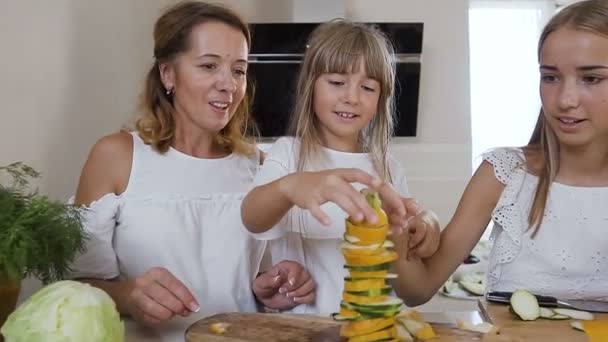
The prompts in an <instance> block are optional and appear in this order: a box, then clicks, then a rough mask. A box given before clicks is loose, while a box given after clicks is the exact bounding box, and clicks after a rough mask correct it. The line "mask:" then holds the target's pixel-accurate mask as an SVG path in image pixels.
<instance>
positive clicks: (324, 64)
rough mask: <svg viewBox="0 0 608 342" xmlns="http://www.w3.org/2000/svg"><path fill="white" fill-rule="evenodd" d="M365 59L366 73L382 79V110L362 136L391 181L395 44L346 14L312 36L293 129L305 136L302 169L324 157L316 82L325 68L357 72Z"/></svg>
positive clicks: (382, 174)
mask: <svg viewBox="0 0 608 342" xmlns="http://www.w3.org/2000/svg"><path fill="white" fill-rule="evenodd" d="M361 61H363V65H364V67H365V71H366V72H367V75H368V76H369V77H370V78H372V79H374V80H376V81H378V82H379V83H380V96H379V99H378V108H377V112H376V114H375V115H374V117H373V119H372V120H371V122H370V123H369V125H368V126H367V127H366V128H364V129H363V130H362V132H361V133H360V136H359V142H360V143H361V146H362V148H363V151H364V152H368V153H369V154H370V156H371V158H372V162H373V164H374V167H375V168H376V171H377V172H378V175H379V176H380V177H381V179H382V180H385V181H390V180H391V179H390V178H391V177H390V172H389V166H388V146H389V141H390V138H391V136H392V133H393V94H394V88H395V63H394V53H393V48H392V45H391V44H390V42H389V40H388V39H387V38H386V37H385V36H384V34H382V33H381V32H380V31H379V30H378V29H377V28H375V27H371V26H367V25H364V24H359V23H353V22H350V21H347V20H333V21H330V22H327V23H323V24H321V25H319V26H318V27H317V28H316V29H315V30H314V31H313V33H312V34H311V36H310V38H309V40H308V49H307V50H306V53H305V55H304V60H303V62H302V66H301V69H300V74H299V77H298V84H297V93H296V94H297V95H296V103H295V107H294V112H293V113H292V118H291V123H290V134H292V135H294V136H295V137H297V138H299V139H300V142H301V148H300V154H299V160H298V170H300V171H302V170H305V169H306V167H307V166H308V165H309V164H311V163H316V162H319V161H321V159H322V155H321V153H320V148H321V146H322V142H321V137H320V130H319V125H320V122H319V120H318V119H317V116H316V115H315V112H314V108H313V96H314V94H313V90H314V84H315V82H316V80H317V78H319V76H321V75H322V74H325V73H339V74H346V73H351V72H357V70H356V68H358V67H359V65H360V63H361Z"/></svg>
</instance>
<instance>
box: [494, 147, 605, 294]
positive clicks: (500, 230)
mask: <svg viewBox="0 0 608 342" xmlns="http://www.w3.org/2000/svg"><path fill="white" fill-rule="evenodd" d="M484 159H485V160H487V161H488V162H490V163H491V164H492V165H493V166H494V173H495V175H496V178H497V179H498V180H499V181H500V182H501V183H503V184H505V189H504V191H503V193H502V195H501V197H500V199H499V201H498V204H497V206H496V208H495V209H494V212H493V214H492V219H493V221H494V231H493V233H492V237H493V240H494V247H493V249H492V252H491V255H490V260H489V264H488V267H489V268H488V289H489V290H494V291H496V290H497V291H513V290H516V289H528V290H530V291H532V292H535V293H537V294H544V295H551V296H555V297H558V298H563V299H597V300H608V187H576V186H568V185H564V184H560V183H553V184H552V185H551V188H550V192H549V198H548V201H547V205H546V209H545V215H544V218H543V223H542V225H541V226H540V229H539V231H538V234H537V235H536V237H535V238H534V239H532V238H531V234H532V231H531V230H528V227H529V225H528V214H529V212H530V208H531V204H532V201H533V200H534V194H535V191H536V185H537V183H538V178H537V177H536V176H534V175H531V174H529V173H527V172H526V171H525V169H524V167H523V165H524V155H523V152H522V151H521V150H519V149H498V150H494V151H492V152H489V153H487V154H485V155H484Z"/></svg>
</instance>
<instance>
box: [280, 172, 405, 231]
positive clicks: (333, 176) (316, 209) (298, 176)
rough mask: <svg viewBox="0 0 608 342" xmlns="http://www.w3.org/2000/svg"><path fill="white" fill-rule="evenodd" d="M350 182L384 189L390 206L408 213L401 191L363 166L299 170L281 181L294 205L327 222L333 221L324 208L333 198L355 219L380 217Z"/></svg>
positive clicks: (370, 220)
mask: <svg viewBox="0 0 608 342" xmlns="http://www.w3.org/2000/svg"><path fill="white" fill-rule="evenodd" d="M350 183H361V184H363V185H365V186H367V187H369V188H371V189H373V190H376V191H378V192H379V193H380V197H381V198H382V201H383V203H384V206H385V207H386V208H390V211H391V212H395V213H399V214H402V215H403V216H404V215H405V208H404V205H403V202H402V201H401V198H400V197H399V194H398V193H397V192H395V191H394V190H393V189H392V187H390V186H389V185H387V184H385V183H383V182H381V181H380V180H378V179H376V178H374V177H372V176H371V175H370V174H368V173H366V172H364V171H361V170H359V169H332V170H326V171H319V172H296V173H293V174H290V175H288V176H286V177H284V178H283V179H282V180H281V183H280V185H279V187H280V191H281V193H283V195H284V196H285V197H286V198H288V199H289V200H290V201H291V202H292V203H293V204H294V205H296V206H298V207H300V208H302V209H307V210H309V211H310V213H311V214H312V215H313V216H314V217H315V218H316V219H317V220H318V221H319V222H321V224H323V225H326V226H327V225H329V224H330V223H331V221H330V219H329V217H328V216H327V214H326V213H325V212H324V211H323V210H321V207H320V206H321V205H322V204H324V203H325V202H333V203H335V204H336V205H338V206H339V207H340V208H342V209H343V210H344V211H345V212H346V213H347V214H348V215H349V216H350V218H351V220H353V221H355V222H360V221H362V220H366V221H367V222H370V223H372V224H374V223H376V222H377V221H378V217H377V216H376V214H375V213H374V210H373V209H372V208H371V207H370V205H369V204H368V203H367V201H366V200H365V196H363V195H362V194H361V193H360V192H359V191H357V190H356V189H355V188H354V187H353V186H352V185H351V184H350Z"/></svg>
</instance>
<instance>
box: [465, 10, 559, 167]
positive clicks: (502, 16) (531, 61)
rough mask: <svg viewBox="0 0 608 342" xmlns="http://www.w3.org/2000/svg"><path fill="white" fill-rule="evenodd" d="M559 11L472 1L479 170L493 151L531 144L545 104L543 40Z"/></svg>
mask: <svg viewBox="0 0 608 342" xmlns="http://www.w3.org/2000/svg"><path fill="white" fill-rule="evenodd" d="M555 8H556V6H555V1H549V0H485V1H480V0H471V2H470V8H469V41H470V51H469V52H470V61H471V62H470V63H471V67H470V73H471V74H470V76H471V134H472V137H471V138H472V153H473V170H476V169H477V167H478V166H479V164H480V163H481V158H480V155H481V154H482V153H483V152H485V151H487V150H488V149H491V148H495V147H500V146H523V145H525V144H526V143H527V142H528V139H529V138H530V135H531V133H532V130H533V129H534V124H535V123H536V118H537V116H538V111H539V109H540V106H541V104H540V97H539V93H538V80H539V76H538V75H539V74H538V62H537V52H536V48H537V43H538V37H539V35H540V32H541V31H542V28H543V26H544V24H545V23H546V21H547V20H548V18H550V17H551V15H552V14H553V13H554V12H555Z"/></svg>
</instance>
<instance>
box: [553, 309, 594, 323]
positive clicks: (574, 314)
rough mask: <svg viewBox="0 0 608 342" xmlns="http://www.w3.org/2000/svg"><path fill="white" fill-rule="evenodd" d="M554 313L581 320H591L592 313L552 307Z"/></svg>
mask: <svg viewBox="0 0 608 342" xmlns="http://www.w3.org/2000/svg"><path fill="white" fill-rule="evenodd" d="M553 311H555V313H556V314H559V315H564V316H568V317H571V318H574V319H580V320H582V321H593V318H594V317H593V314H592V313H591V312H587V311H580V310H571V309H561V308H560V309H553Z"/></svg>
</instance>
